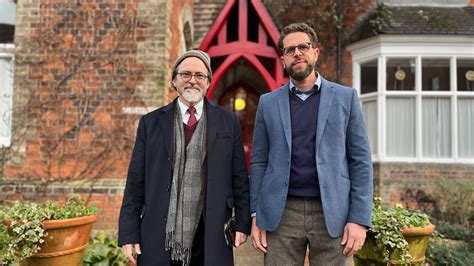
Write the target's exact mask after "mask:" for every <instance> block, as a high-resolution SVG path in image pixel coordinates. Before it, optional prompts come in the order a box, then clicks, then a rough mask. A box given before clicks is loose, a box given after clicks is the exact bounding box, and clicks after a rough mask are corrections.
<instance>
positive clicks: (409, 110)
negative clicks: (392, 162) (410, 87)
mask: <svg viewBox="0 0 474 266" xmlns="http://www.w3.org/2000/svg"><path fill="white" fill-rule="evenodd" d="M387 155H388V156H395V157H415V99H414V98H387Z"/></svg>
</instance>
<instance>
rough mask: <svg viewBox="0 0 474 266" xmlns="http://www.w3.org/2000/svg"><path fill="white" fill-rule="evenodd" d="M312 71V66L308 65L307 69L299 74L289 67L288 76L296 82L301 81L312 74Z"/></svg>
mask: <svg viewBox="0 0 474 266" xmlns="http://www.w3.org/2000/svg"><path fill="white" fill-rule="evenodd" d="M313 71H314V66H313V65H309V64H308V67H307V68H306V69H305V70H304V71H301V72H296V71H294V70H293V69H292V68H291V67H289V68H288V75H290V77H292V78H293V79H294V80H296V81H302V80H304V79H305V78H307V77H308V76H309V75H310V74H311V73H313Z"/></svg>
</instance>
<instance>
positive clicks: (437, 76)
mask: <svg viewBox="0 0 474 266" xmlns="http://www.w3.org/2000/svg"><path fill="white" fill-rule="evenodd" d="M421 67H422V68H421V80H422V82H421V86H422V90H424V91H449V79H450V76H449V59H423V60H422V61H421Z"/></svg>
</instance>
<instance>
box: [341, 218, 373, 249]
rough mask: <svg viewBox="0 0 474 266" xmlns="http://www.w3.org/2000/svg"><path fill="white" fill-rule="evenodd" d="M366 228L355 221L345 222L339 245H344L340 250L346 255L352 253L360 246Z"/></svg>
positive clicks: (362, 242)
mask: <svg viewBox="0 0 474 266" xmlns="http://www.w3.org/2000/svg"><path fill="white" fill-rule="evenodd" d="M366 232H367V229H366V228H365V226H362V225H360V224H356V223H347V224H346V226H345V227H344V235H343V236H342V242H341V245H343V246H345V247H344V251H343V252H342V253H343V254H344V255H346V256H348V257H349V256H352V255H354V254H355V253H356V252H357V251H359V249H361V248H362V246H363V245H364V241H365V235H366Z"/></svg>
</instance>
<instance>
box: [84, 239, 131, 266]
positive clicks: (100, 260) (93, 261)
mask: <svg viewBox="0 0 474 266" xmlns="http://www.w3.org/2000/svg"><path fill="white" fill-rule="evenodd" d="M126 264H127V258H126V257H125V255H124V254H123V252H122V249H121V248H120V247H118V246H117V236H115V235H110V234H107V233H106V232H105V231H99V232H97V234H95V236H94V237H92V238H91V239H90V240H89V246H88V247H87V249H86V254H85V256H84V266H101V265H104V266H109V265H112V266H121V265H126Z"/></svg>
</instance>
